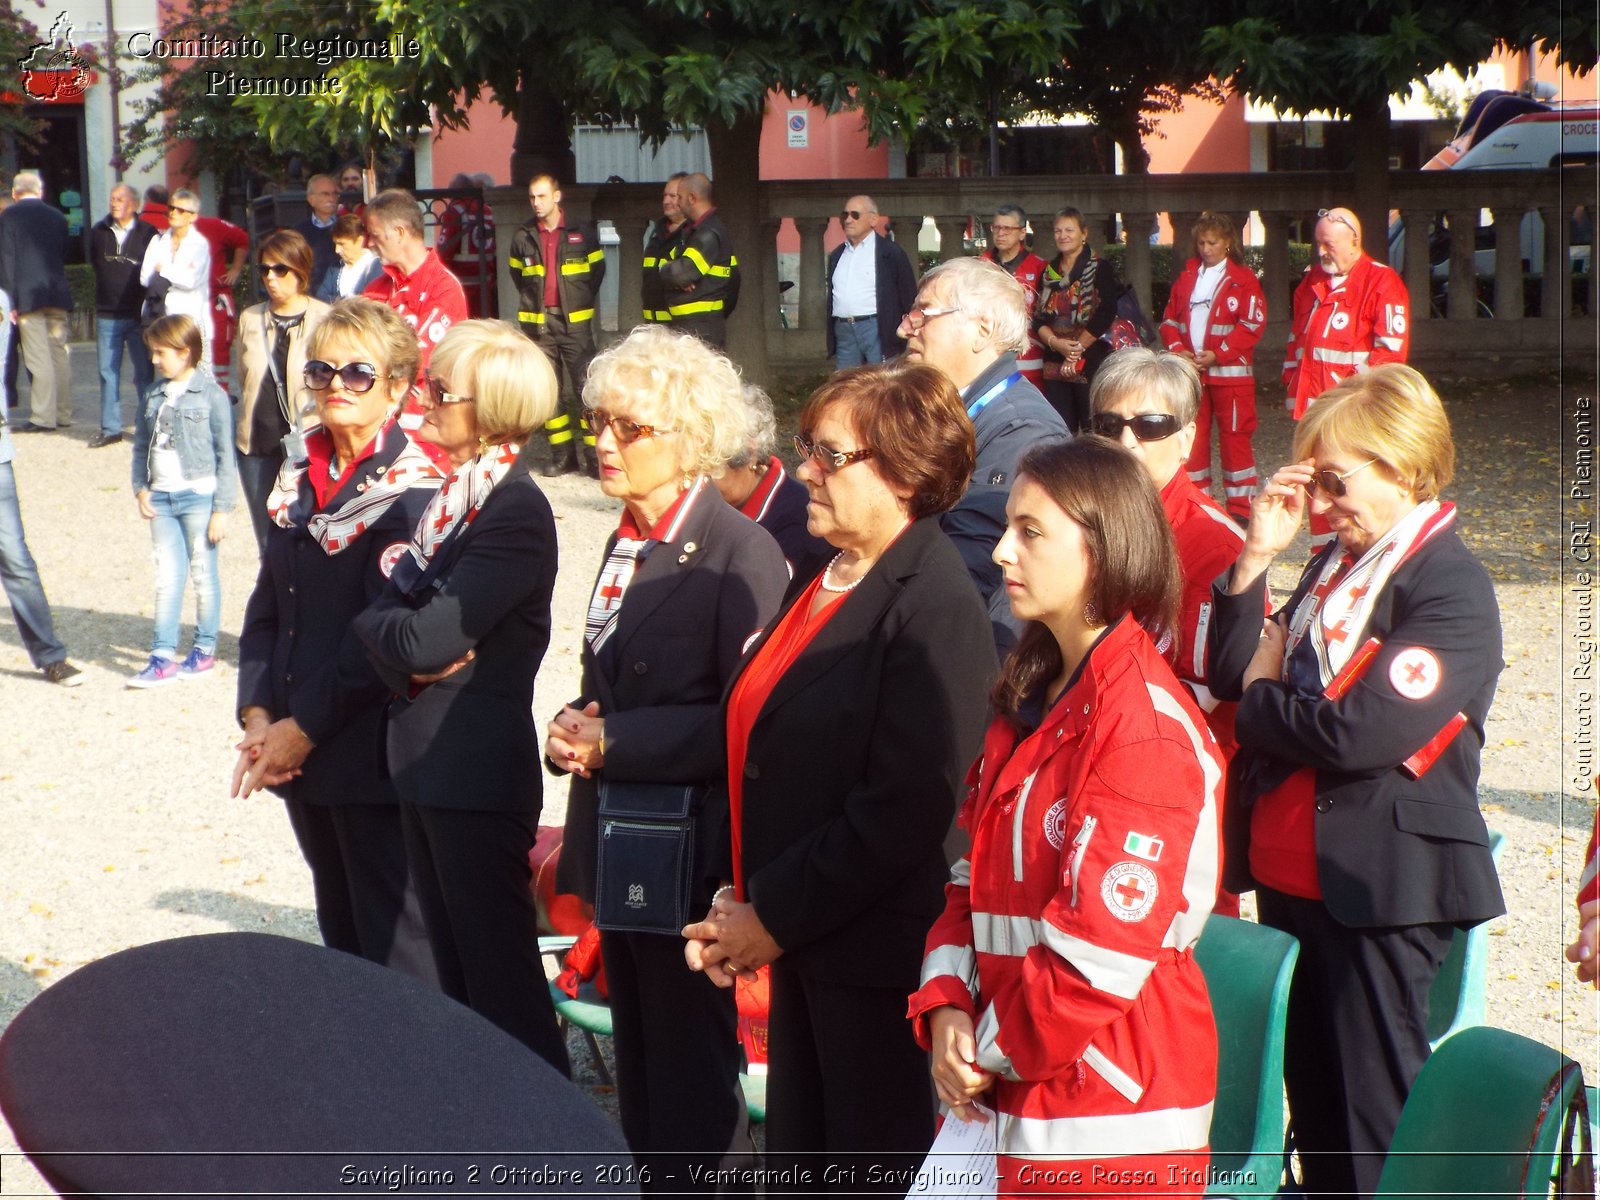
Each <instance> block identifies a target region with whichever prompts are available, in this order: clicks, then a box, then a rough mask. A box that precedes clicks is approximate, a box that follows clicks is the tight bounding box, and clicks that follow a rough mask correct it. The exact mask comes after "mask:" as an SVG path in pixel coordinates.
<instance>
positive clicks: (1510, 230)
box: [1494, 207, 1522, 321]
mask: <svg viewBox="0 0 1600 1200" xmlns="http://www.w3.org/2000/svg"><path fill="white" fill-rule="evenodd" d="M1494 315H1495V319H1496V320H1499V321H1520V320H1522V209H1520V208H1515V207H1513V208H1497V209H1495V212H1494Z"/></svg>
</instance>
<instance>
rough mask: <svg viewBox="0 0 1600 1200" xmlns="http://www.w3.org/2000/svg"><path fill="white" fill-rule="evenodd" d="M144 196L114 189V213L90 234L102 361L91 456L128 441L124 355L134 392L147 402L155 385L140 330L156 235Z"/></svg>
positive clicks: (125, 187) (119, 186) (97, 341)
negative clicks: (145, 272) (144, 212)
mask: <svg viewBox="0 0 1600 1200" xmlns="http://www.w3.org/2000/svg"><path fill="white" fill-rule="evenodd" d="M138 209H139V193H138V192H136V191H134V190H133V188H131V187H129V186H128V185H127V184H125V183H119V184H117V186H116V187H114V188H112V189H111V211H110V212H109V213H108V214H107V215H106V216H105V217H104V218H102V219H101V220H99V221H97V222H96V223H95V226H94V228H93V229H91V230H89V265H90V266H92V267H93V268H94V330H95V349H96V351H97V352H98V354H99V359H100V434H99V436H98V437H96V438H95V439H94V440H93V441H91V442H90V443H89V448H90V449H91V450H99V449H101V448H102V447H105V446H114V445H116V444H117V443H118V442H120V441H121V440H122V400H121V395H120V393H121V389H122V353H123V350H124V349H126V350H127V352H128V356H129V357H130V358H131V359H132V360H133V391H134V395H135V396H143V395H144V393H145V389H146V388H148V387H149V386H150V384H151V382H152V381H153V380H154V379H155V371H154V369H153V368H152V367H151V365H150V352H149V351H148V350H147V349H145V345H144V340H143V337H142V336H141V335H142V330H141V329H140V326H139V311H140V309H141V308H142V307H143V306H144V285H143V284H141V283H140V282H139V268H140V267H141V266H143V265H144V252H145V249H146V248H147V247H148V246H149V245H150V239H152V238H153V237H155V236H156V231H155V230H154V229H152V228H151V227H150V226H149V225H146V224H145V223H144V222H143V221H141V220H139V217H138V215H137V214H138Z"/></svg>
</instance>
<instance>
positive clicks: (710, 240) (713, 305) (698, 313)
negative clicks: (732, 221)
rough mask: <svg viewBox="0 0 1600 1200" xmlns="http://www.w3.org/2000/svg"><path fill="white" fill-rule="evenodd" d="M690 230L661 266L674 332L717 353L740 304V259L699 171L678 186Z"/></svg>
mask: <svg viewBox="0 0 1600 1200" xmlns="http://www.w3.org/2000/svg"><path fill="white" fill-rule="evenodd" d="M678 197H679V199H680V201H681V202H682V205H683V212H684V215H685V216H686V217H687V218H688V224H687V225H686V226H685V227H684V229H683V231H682V238H683V240H682V244H681V246H680V247H675V248H674V249H673V251H672V254H671V257H669V258H668V259H667V261H666V262H665V263H663V264H662V265H661V268H660V271H661V280H662V282H663V283H664V284H665V285H666V293H667V311H668V312H669V313H671V314H672V327H673V329H676V330H682V331H683V332H684V333H692V334H694V336H695V337H697V338H699V339H700V340H701V341H703V342H705V343H707V344H708V345H712V346H715V347H716V348H717V349H719V350H721V349H723V348H724V347H725V346H726V345H727V344H728V317H729V316H731V315H732V313H733V310H734V308H735V307H737V305H738V303H739V258H738V256H737V255H736V254H734V252H733V240H732V239H731V238H730V237H729V236H728V230H727V227H726V226H724V225H723V223H722V218H721V217H719V216H717V209H716V205H714V204H713V203H712V202H711V181H710V180H709V179H707V178H706V177H705V176H704V175H702V174H700V173H699V172H698V171H697V172H695V173H694V174H692V175H686V176H684V178H683V179H682V180H680V181H679V183H678Z"/></svg>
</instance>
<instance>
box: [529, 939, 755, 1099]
mask: <svg viewBox="0 0 1600 1200" xmlns="http://www.w3.org/2000/svg"><path fill="white" fill-rule="evenodd" d="M575 940H576V939H575V938H570V937H549V936H546V937H541V938H540V939H539V953H540V954H547V955H551V956H553V957H554V958H555V959H556V961H557V962H560V961H561V959H562V958H564V957H565V956H566V953H567V951H568V950H570V949H571V948H572V943H573V942H574V941H575ZM550 1000H551V1002H552V1003H554V1004H555V1006H556V1016H557V1017H558V1018H559V1019H560V1020H561V1021H562V1022H564V1023H565V1024H568V1025H572V1026H575V1027H576V1028H577V1029H579V1030H581V1031H582V1032H583V1037H584V1041H586V1042H587V1043H588V1044H589V1054H590V1055H591V1056H592V1057H593V1059H594V1066H595V1071H596V1072H597V1073H598V1074H599V1076H600V1081H601V1082H602V1083H604V1084H605V1085H606V1086H608V1087H609V1086H611V1085H612V1084H613V1083H614V1080H613V1079H612V1077H611V1068H610V1067H608V1066H607V1065H606V1056H605V1055H604V1054H602V1053H601V1051H600V1043H599V1041H598V1040H597V1039H599V1038H603V1037H610V1036H611V1005H610V1004H608V1003H607V1002H606V1001H605V1000H604V999H602V998H601V996H600V993H599V992H598V991H596V990H595V987H594V985H593V984H592V983H585V984H583V985H582V986H581V987H579V989H578V995H577V997H576V998H574V997H572V996H569V995H567V994H566V993H565V992H563V991H562V990H561V989H560V988H558V987H557V986H556V985H555V982H554V981H551V983H550ZM739 1088H740V1090H741V1091H742V1092H744V1107H745V1110H746V1111H747V1112H748V1113H749V1114H750V1120H751V1123H752V1124H756V1125H760V1124H762V1123H763V1122H765V1121H766V1119H767V1077H766V1076H765V1075H747V1074H743V1073H741V1074H740V1076H739Z"/></svg>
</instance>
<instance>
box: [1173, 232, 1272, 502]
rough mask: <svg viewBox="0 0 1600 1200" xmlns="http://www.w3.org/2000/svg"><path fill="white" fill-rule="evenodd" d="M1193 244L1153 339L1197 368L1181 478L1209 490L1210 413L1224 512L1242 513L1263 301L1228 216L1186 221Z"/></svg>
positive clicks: (1252, 463)
mask: <svg viewBox="0 0 1600 1200" xmlns="http://www.w3.org/2000/svg"><path fill="white" fill-rule="evenodd" d="M1194 252H1195V257H1194V258H1191V259H1190V260H1189V261H1188V263H1187V264H1186V265H1185V266H1184V268H1183V274H1181V275H1179V276H1178V281H1177V282H1176V283H1174V284H1173V285H1172V295H1171V297H1170V298H1169V299H1168V300H1167V314H1166V319H1165V320H1163V321H1162V322H1161V341H1162V343H1163V344H1164V345H1165V346H1166V347H1167V349H1168V350H1171V351H1172V352H1173V353H1174V354H1181V355H1182V356H1183V357H1184V358H1187V359H1188V360H1189V361H1190V362H1192V363H1194V365H1195V366H1197V367H1199V368H1200V372H1201V380H1202V383H1203V384H1204V387H1203V389H1202V391H1201V393H1200V416H1199V432H1198V436H1197V437H1196V438H1195V440H1194V447H1193V449H1192V451H1191V452H1190V455H1189V478H1190V479H1192V480H1194V482H1195V484H1196V486H1198V487H1199V488H1200V490H1201V491H1210V490H1211V421H1212V418H1213V416H1214V417H1215V419H1216V422H1217V433H1218V436H1219V438H1220V440H1221V442H1222V488H1223V493H1224V495H1225V496H1226V502H1227V506H1228V513H1229V515H1230V516H1233V517H1236V518H1238V520H1239V523H1240V524H1241V525H1242V524H1244V523H1245V522H1246V521H1248V520H1249V519H1250V497H1251V496H1253V495H1255V490H1256V456H1255V450H1254V449H1253V448H1252V447H1251V445H1250V435H1251V434H1252V433H1254V432H1255V431H1256V381H1255V367H1254V363H1255V357H1256V343H1257V342H1258V341H1260V340H1261V328H1262V326H1263V325H1265V324H1266V322H1267V302H1266V300H1265V299H1263V298H1262V295H1261V284H1260V283H1259V282H1257V280H1256V276H1255V272H1254V271H1252V270H1251V269H1250V268H1249V267H1247V266H1245V265H1244V259H1243V258H1242V257H1241V256H1240V254H1239V237H1238V234H1237V233H1236V232H1235V230H1234V226H1233V218H1232V217H1230V216H1228V215H1227V214H1226V213H1212V212H1206V213H1201V214H1200V219H1199V220H1198V221H1196V222H1195V223H1194Z"/></svg>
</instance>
